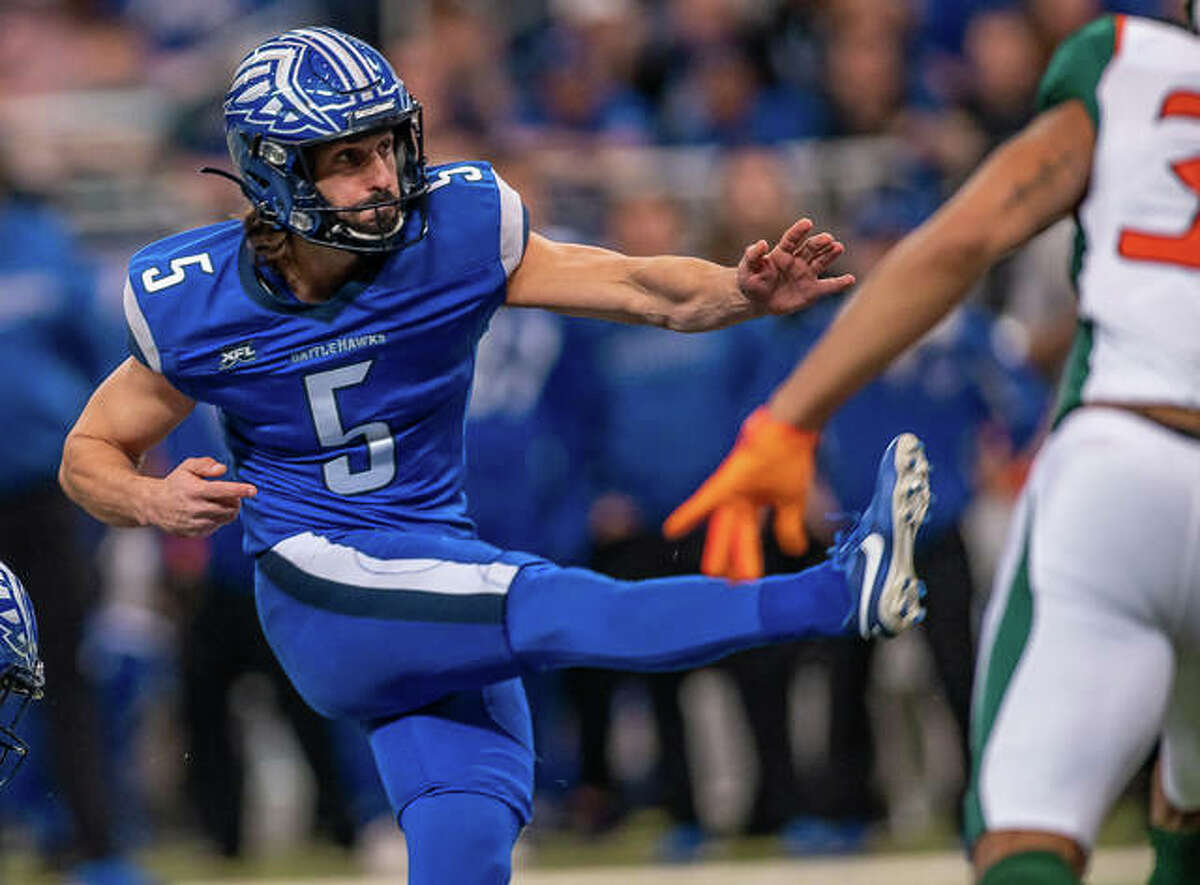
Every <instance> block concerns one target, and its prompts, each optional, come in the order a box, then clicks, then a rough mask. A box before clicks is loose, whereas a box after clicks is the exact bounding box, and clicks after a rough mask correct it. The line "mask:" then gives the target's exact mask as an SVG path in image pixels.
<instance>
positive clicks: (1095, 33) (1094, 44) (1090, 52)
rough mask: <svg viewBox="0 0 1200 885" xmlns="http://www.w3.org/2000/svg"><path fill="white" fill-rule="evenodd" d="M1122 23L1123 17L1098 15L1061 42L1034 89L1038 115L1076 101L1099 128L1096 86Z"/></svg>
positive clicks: (1109, 58)
mask: <svg viewBox="0 0 1200 885" xmlns="http://www.w3.org/2000/svg"><path fill="white" fill-rule="evenodd" d="M1123 21H1124V16H1120V15H1106V16H1102V17H1101V18H1098V19H1096V20H1095V21H1094V22H1091V23H1090V24H1088V25H1085V26H1084V27H1082V28H1080V29H1079V30H1078V31H1076V32H1075V33H1074V34H1072V35H1071V36H1070V37H1068V38H1067V39H1066V40H1064V41H1063V42H1062V44H1061V45H1060V46H1059V47H1058V50H1057V51H1056V52H1055V53H1054V57H1053V58H1052V59H1051V60H1050V64H1049V66H1048V67H1047V68H1046V73H1045V75H1043V77H1042V82H1041V84H1040V85H1039V86H1038V94H1037V109H1038V111H1039V112H1040V111H1045V110H1049V109H1050V108H1052V107H1055V106H1056V105H1059V104H1062V103H1063V102H1065V101H1070V100H1071V99H1078V100H1079V101H1081V102H1083V106H1084V107H1085V108H1087V112H1088V115H1089V116H1090V117H1091V118H1092V123H1094V124H1095V125H1096V126H1097V127H1099V125H1100V106H1099V103H1098V102H1097V100H1096V87H1097V85H1098V84H1099V82H1100V77H1101V76H1102V75H1103V74H1104V69H1105V68H1107V67H1108V63H1109V62H1110V61H1112V58H1113V56H1114V55H1115V54H1116V51H1117V45H1118V41H1119V39H1120V33H1121V26H1122V23H1123Z"/></svg>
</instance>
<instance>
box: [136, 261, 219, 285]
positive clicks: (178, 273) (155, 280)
mask: <svg viewBox="0 0 1200 885" xmlns="http://www.w3.org/2000/svg"><path fill="white" fill-rule="evenodd" d="M193 264H197V265H199V266H200V269H201V270H202V271H204V272H205V273H212V272H213V266H212V259H211V258H209V257H208V253H207V252H201V253H200V254H199V255H183V256H181V257H179V258H172V259H171V272H170V273H169V274H167V275H166V276H165V277H164V276H160V274H161V273H162V271H160V270H159V269H158V268H157V267H148V268H146V269H145V270H144V271H142V288H143V289H145V290H146V291H147V292H161V291H162V290H163V289H169V288H171V287H172V286H174V285H176V284H177V283H182V282H183V278H184V276H185V272H184V268H185V267H188V266H190V265H193Z"/></svg>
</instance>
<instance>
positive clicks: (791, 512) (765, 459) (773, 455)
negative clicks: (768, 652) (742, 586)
mask: <svg viewBox="0 0 1200 885" xmlns="http://www.w3.org/2000/svg"><path fill="white" fill-rule="evenodd" d="M818 438H819V434H817V432H816V431H812V430H799V429H797V428H795V427H793V426H792V425H790V424H787V423H785V422H783V421H778V420H776V419H775V418H774V417H772V415H771V413H770V412H769V411H768V410H767V408H766V406H762V407H760V408H758V409H756V410H755V411H754V412H753V413H752V414H751V415H750V417H749V418H747V419H746V420H745V422H744V423H743V424H742V430H741V433H739V434H738V439H737V443H736V444H735V445H734V447H733V451H731V452H730V453H729V454H728V455H727V456H726V458H725V460H724V461H722V462H721V465H720V466H719V467H718V468H717V469H716V471H715V472H714V473H713V475H712V476H710V477H709V478H708V479H707V480H705V481H704V484H703V485H702V486H700V488H699V489H698V490H696V492H695V493H694V494H693V495H692V496H691V497H690V498H688V499H687V500H686V501H684V502H683V503H682V504H680V505H679V507H677V508H676V509H675V512H674V513H672V514H671V515H670V516H668V517H667V521H666V522H665V523H664V524H663V533H664V534H665V535H666V536H667V537H668V538H679V537H681V536H683V535H686V534H687V533H688V532H690V531H691V530H692V529H694V528H695V527H696V526H698V525H699V524H700V523H701V522H703V521H704V520H705V519H706V518H708V519H709V523H708V535H707V537H706V538H705V541H704V556H703V558H702V560H701V563H700V568H701V570H702V571H703V572H704V573H705V574H706V575H723V576H725V577H727V578H731V579H732V580H735V581H748V580H752V579H754V578H760V577H762V574H763V554H762V544H761V542H760V537H759V525H760V515H761V512H762V510H763V508H765V507H772V508H774V510H775V537H776V539H778V541H779V547H780V549H782V550H783V552H784V553H787V554H790V555H792V556H799V555H800V554H802V553H804V551H805V550H807V549H808V536H807V535H806V534H805V532H804V505H805V502H806V501H807V499H808V491H809V489H810V488H811V486H812V482H813V476H814V475H815V473H816V448H817V439H818Z"/></svg>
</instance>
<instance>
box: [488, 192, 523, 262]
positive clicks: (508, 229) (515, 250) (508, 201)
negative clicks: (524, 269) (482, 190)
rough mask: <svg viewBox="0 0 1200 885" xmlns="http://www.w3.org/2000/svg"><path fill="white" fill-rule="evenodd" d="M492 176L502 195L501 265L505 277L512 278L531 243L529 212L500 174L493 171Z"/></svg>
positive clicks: (518, 195)
mask: <svg viewBox="0 0 1200 885" xmlns="http://www.w3.org/2000/svg"><path fill="white" fill-rule="evenodd" d="M492 174H493V175H494V176H495V178H496V189H497V190H498V191H499V193H500V263H501V264H502V265H503V266H504V276H505V277H510V276H512V273H513V271H514V270H516V269H517V265H519V264H520V263H521V259H522V258H523V257H524V255H525V246H526V244H527V243H528V242H529V210H528V209H526V208H525V204H524V202H522V200H521V196H520V194H518V193H517V192H516V191H515V190H513V188H512V187H511V186H510V185H509V183H508V182H507V181H505V180H504V179H503V178H501V177H500V173H499V172H496V171H495V170H493V173H492Z"/></svg>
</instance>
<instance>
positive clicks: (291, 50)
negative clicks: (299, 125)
mask: <svg viewBox="0 0 1200 885" xmlns="http://www.w3.org/2000/svg"><path fill="white" fill-rule="evenodd" d="M302 47H303V44H301V46H289V47H287V48H286V49H283V48H280V49H275V50H270V51H269V53H268V52H264V53H263V56H264V57H266V58H275V59H278V60H279V65H278V66H277V67H276V68H275V89H276V90H278V92H279V93H281V96H277V97H282V98H283V99H284V100H285V101H286V102H287V103H288V104H290V105H291V106H292V107H294V108H295V109H296V110H297V111H300V112H301V113H303V114H304V115H305V116H307V117H308V118H309V119H313V120H317V121H319V122H321V123H323V124H325V125H326V126H328V127H329V129H330V130H334V129H336V128H337V126H336V124H335V123H334V122H333V120H331V119H330V118H329V117H328V115H326V114H325V113H324V112H323V111H322V110H321V109H320V108H319V107H317V106H316V105H315V104H313V102H312V100H311V99H310V98H309V97H308V96H307V95H306V94H305V92H304V90H303V89H301V88H300V84H299V83H298V82H297V68H298V65H297V64H296V62H297V61H298V60H299V55H300V52H301V51H302Z"/></svg>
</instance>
